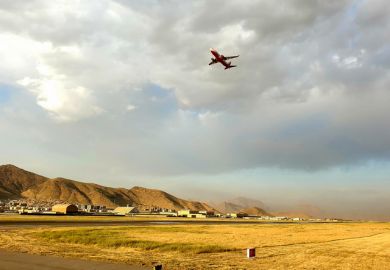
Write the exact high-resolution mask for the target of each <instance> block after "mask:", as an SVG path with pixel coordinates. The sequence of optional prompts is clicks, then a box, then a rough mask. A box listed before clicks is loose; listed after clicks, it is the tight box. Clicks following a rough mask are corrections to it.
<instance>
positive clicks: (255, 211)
mask: <svg viewBox="0 0 390 270" xmlns="http://www.w3.org/2000/svg"><path fill="white" fill-rule="evenodd" d="M240 212H242V213H246V214H248V215H250V216H273V215H272V214H270V213H268V212H267V211H265V210H264V209H262V208H259V207H250V208H246V209H241V210H240Z"/></svg>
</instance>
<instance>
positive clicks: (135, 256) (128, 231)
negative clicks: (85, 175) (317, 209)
mask: <svg viewBox="0 0 390 270" xmlns="http://www.w3.org/2000/svg"><path fill="white" fill-rule="evenodd" d="M0 246H2V247H3V248H6V249H8V250H16V251H23V252H30V253H36V254H51V255H57V256H65V257H77V258H85V259H91V260H105V261H116V262H126V263H130V264H140V265H141V264H143V265H148V266H150V265H152V264H153V263H157V262H159V263H162V264H163V265H164V267H165V268H164V269H390V223H328V224H320V223H319V224H261V223H259V224H239V225H237V224H234V225H232V224H229V223H226V224H222V225H204V224H196V223H194V224H186V225H171V226H167V225H158V226H120V227H118V226H106V227H55V225H53V226H50V228H47V227H37V228H23V229H19V228H15V227H13V228H12V229H10V228H5V227H3V228H2V227H0ZM247 247H256V252H257V257H256V258H255V259H246V258H245V251H244V249H245V248H247Z"/></svg>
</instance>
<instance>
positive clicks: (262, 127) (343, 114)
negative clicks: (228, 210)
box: [0, 0, 390, 175]
mask: <svg viewBox="0 0 390 270" xmlns="http://www.w3.org/2000/svg"><path fill="white" fill-rule="evenodd" d="M381 5H382V6H387V5H388V4H387V3H386V2H385V1H380V0H376V4H375V5H374V4H370V1H358V3H357V2H356V1H347V0H345V1H337V3H336V2H332V3H331V2H329V1H327V2H324V1H309V2H308V1H302V0H295V1H289V2H286V3H273V2H269V1H244V2H240V3H238V2H235V1H228V2H226V1H213V2H211V3H210V2H209V1H197V2H178V1H163V2H155V1H145V2H142V3H141V2H129V1H108V0H105V1H99V2H94V1H55V2H54V1H53V2H47V1H29V4H25V3H24V1H4V2H2V3H1V4H0V10H1V11H0V12H1V16H0V28H1V29H2V34H0V56H1V58H2V61H1V63H0V82H1V83H3V84H7V85H11V86H14V87H23V88H24V90H25V93H24V94H20V98H23V99H24V101H25V102H27V101H28V102H33V101H34V102H35V105H37V106H27V107H26V108H28V110H29V114H30V115H29V116H28V117H26V116H25V114H22V116H21V114H19V113H18V110H22V111H25V110H26V109H22V108H20V107H18V106H14V107H13V108H11V107H12V106H11V105H8V106H7V109H5V108H4V109H3V110H7V113H6V114H4V115H3V116H2V118H3V120H2V121H3V123H4V122H8V123H9V124H8V126H9V125H11V126H12V125H23V123H25V122H26V121H27V122H28V123H29V125H30V124H31V129H34V128H33V126H34V124H33V122H34V121H36V123H41V125H40V131H36V133H38V134H40V135H37V137H39V138H45V139H44V140H42V145H41V147H42V148H41V149H47V151H49V152H50V151H52V152H53V153H57V154H58V158H59V159H62V160H71V159H72V158H73V157H74V155H75V154H77V155H78V156H81V159H83V160H85V162H87V161H88V160H90V162H91V165H90V166H91V167H93V168H95V169H96V170H100V168H101V167H103V166H102V164H108V165H109V166H112V167H113V168H114V167H115V168H123V169H122V170H124V171H126V172H127V173H132V174H135V175H174V174H188V173H204V174H214V173H221V172H229V171H234V170H241V169H246V168H255V167H281V168H292V169H298V170H326V169H328V168H331V167H338V166H348V165H351V164H362V163H364V162H367V161H370V160H388V159H389V158H390V149H389V147H387V146H388V145H390V141H389V139H388V138H390V136H389V135H390V134H389V129H388V128H387V126H388V125H387V119H386V115H388V114H389V109H388V106H387V104H386V102H385V101H386V100H388V98H389V93H388V91H387V89H389V86H390V74H389V63H390V62H389V61H388V59H389V56H390V50H389V49H388V48H387V46H386V44H388V43H389V41H390V40H389V37H388V35H387V32H388V31H386V29H388V28H389V27H390V26H389V25H390V22H389V21H390V20H389V18H388V16H386V15H387V14H386V12H383V10H384V9H381V8H377V6H381ZM210 47H216V48H217V49H218V50H220V51H221V52H223V53H224V54H226V55H229V54H240V57H239V58H238V59H235V60H234V63H236V64H237V65H238V67H237V68H235V69H232V70H228V71H225V70H223V68H221V67H220V66H218V65H214V66H211V67H210V66H208V65H207V63H208V62H209V58H210V57H211V56H210V54H209V52H208V48H210ZM31 95H32V97H33V98H31ZM23 104H24V103H23ZM46 115H48V116H50V117H49V119H53V120H54V121H52V120H50V121H44V122H42V118H44V116H46ZM18 117H19V118H18ZM26 118H28V120H26ZM7 119H12V124H11V122H10V121H11V120H7ZM18 119H19V120H18ZM33 119H35V120H33ZM30 121H31V122H30ZM373 131H375V132H373ZM85 133H87V134H88V135H87V136H88V142H86V139H85V138H84V137H83V136H81V135H79V134H85ZM30 147H32V146H31V145H30ZM42 156H43V154H42ZM92 156H93V158H91V157H92ZM43 158H44V157H43ZM70 163H71V162H70ZM72 166H76V165H74V164H73V165H72ZM118 170H120V169H118Z"/></svg>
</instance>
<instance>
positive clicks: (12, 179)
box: [0, 164, 47, 199]
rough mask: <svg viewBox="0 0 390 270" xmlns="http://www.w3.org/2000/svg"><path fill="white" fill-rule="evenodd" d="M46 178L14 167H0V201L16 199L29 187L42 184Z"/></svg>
mask: <svg viewBox="0 0 390 270" xmlns="http://www.w3.org/2000/svg"><path fill="white" fill-rule="evenodd" d="M46 180H47V178H46V177H43V176H41V175H38V174H35V173H31V172H28V171H25V170H23V169H20V168H18V167H16V166H14V165H10V164H8V165H3V166H0V199H16V198H20V197H21V193H22V192H23V191H25V190H28V189H29V188H31V187H34V186H36V185H39V184H42V183H44V182H45V181H46Z"/></svg>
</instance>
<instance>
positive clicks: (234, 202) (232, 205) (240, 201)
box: [212, 197, 268, 214]
mask: <svg viewBox="0 0 390 270" xmlns="http://www.w3.org/2000/svg"><path fill="white" fill-rule="evenodd" d="M212 206H213V207H214V208H216V209H218V210H219V211H220V212H221V213H225V214H226V213H237V212H240V211H241V210H243V209H248V208H254V207H256V208H259V209H267V210H268V207H267V206H266V205H265V204H264V203H263V202H262V201H259V200H255V199H250V198H245V197H237V198H233V199H230V200H228V201H225V202H221V203H215V204H212Z"/></svg>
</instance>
